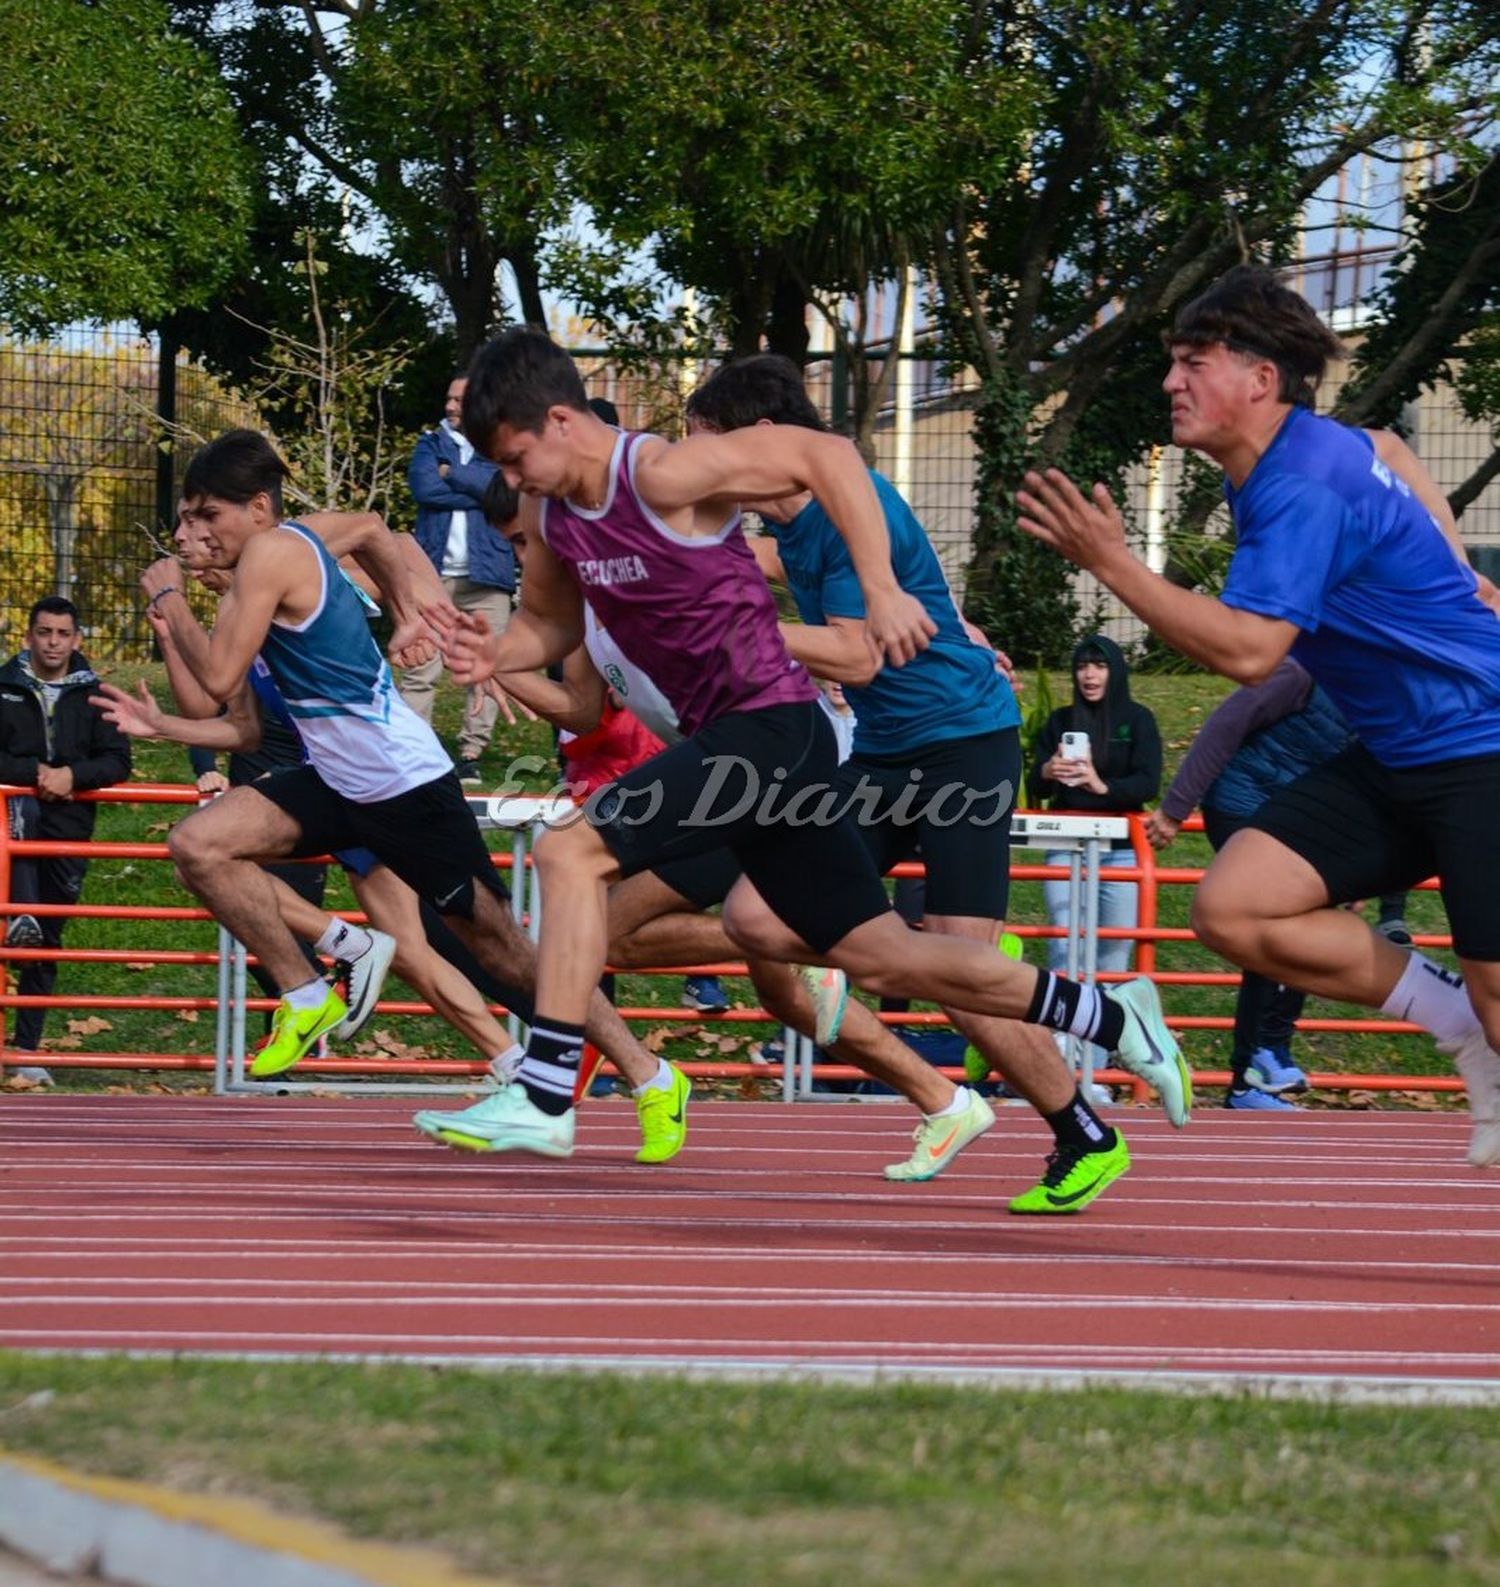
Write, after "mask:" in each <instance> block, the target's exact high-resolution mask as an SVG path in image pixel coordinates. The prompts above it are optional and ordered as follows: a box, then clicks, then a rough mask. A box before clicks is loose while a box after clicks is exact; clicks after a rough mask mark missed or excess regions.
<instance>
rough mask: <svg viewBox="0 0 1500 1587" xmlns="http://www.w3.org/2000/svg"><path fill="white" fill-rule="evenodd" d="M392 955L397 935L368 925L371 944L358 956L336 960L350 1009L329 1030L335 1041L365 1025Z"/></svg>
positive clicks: (383, 981) (347, 1038)
mask: <svg viewBox="0 0 1500 1587" xmlns="http://www.w3.org/2000/svg"><path fill="white" fill-rule="evenodd" d="M395 957H396V939H395V938H394V937H392V936H388V935H387V934H386V933H385V932H383V931H376V930H375V929H374V928H373V927H371V929H370V946H369V947H368V948H366V949H365V951H364V952H363V953H362V954H360V956H359V957H358V958H357V959H340V960H339V964H338V979H339V983H340V985H341V986H342V987H343V989H344V1001H345V1003H347V1004H348V1005H349V1012H348V1013H347V1014H345V1015H344V1017H343V1019H341V1020H340V1021H339V1022H338V1024H337V1025H335V1026H334V1028H333V1029H332V1030H331V1031H330V1032H329V1033H328V1034H329V1035H330V1036H332V1037H333V1039H334V1040H335V1041H348V1040H349V1038H350V1037H351V1036H354V1035H357V1034H358V1032H359V1031H360V1030H362V1029H363V1028H364V1025H365V1022H366V1021H367V1020H368V1019H369V1017H370V1016H371V1015H372V1014H373V1013H374V1012H375V1005H376V1004H377V1003H378V1002H379V1001H380V989H381V987H382V986H384V985H385V977H386V972H387V971H388V970H389V969H390V967H391V960H392V959H394V958H395Z"/></svg>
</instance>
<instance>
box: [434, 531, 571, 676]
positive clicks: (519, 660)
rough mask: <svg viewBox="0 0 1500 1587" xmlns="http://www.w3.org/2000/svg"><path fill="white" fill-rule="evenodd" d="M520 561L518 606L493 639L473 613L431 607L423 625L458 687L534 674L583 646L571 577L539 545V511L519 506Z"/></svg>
mask: <svg viewBox="0 0 1500 1587" xmlns="http://www.w3.org/2000/svg"><path fill="white" fill-rule="evenodd" d="M520 543H521V547H522V560H523V562H524V564H525V568H526V578H525V590H524V593H523V598H522V602H521V605H520V606H519V607H518V608H517V609H516V611H515V613H514V615H513V616H512V617H511V620H510V621H509V622H508V623H507V624H506V625H505V632H504V633H502V634H493V633H491V632H490V626H489V624H488V623H487V622H485V620H484V618H483V617H482V616H481V615H480V614H479V613H477V612H460V611H459V610H458V609H457V607H455V606H454V605H453V604H452V603H451V602H448V601H443V602H442V603H440V604H438V605H435V606H432V607H429V608H428V610H427V614H426V615H427V620H428V622H429V623H431V624H432V626H433V627H434V629H436V631H437V632H438V634H439V637H440V643H441V646H442V651H443V656H444V658H445V660H446V661H447V663H448V670H449V671H450V672H451V673H452V674H453V676H454V678H455V679H456V680H457V681H458V682H459V683H483V682H484V680H485V679H486V678H492V677H497V676H500V678H501V682H502V683H505V682H506V681H507V680H506V677H505V676H501V675H502V674H504V675H508V674H510V673H527V672H536V671H537V670H538V669H539V668H542V667H547V666H551V665H552V663H553V662H556V661H562V660H563V659H564V658H565V657H566V656H568V655H570V654H571V653H572V652H573V651H575V650H576V649H577V648H578V647H579V646H580V645H581V644H582V643H583V597H582V595H580V594H579V590H578V585H577V583H576V582H575V580H574V578H573V575H572V574H571V573H569V572H568V570H567V569H566V568H565V567H564V566H563V565H562V563H561V562H559V561H558V560H557V558H556V557H555V556H553V554H552V552H551V551H550V550H548V548H547V543H546V541H545V540H543V539H542V536H541V527H540V523H539V509H538V507H537V504H536V503H535V502H534V501H531V500H525V501H523V502H522V504H521V539H520Z"/></svg>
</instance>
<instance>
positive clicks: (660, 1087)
mask: <svg viewBox="0 0 1500 1587" xmlns="http://www.w3.org/2000/svg"><path fill="white" fill-rule="evenodd" d="M671 1089H672V1066H671V1065H670V1064H669V1063H668V1062H667V1060H666V1059H665V1058H658V1059H657V1060H656V1073H655V1074H654V1075H652V1076H651V1078H650V1079H649V1080H648V1081H647V1082H646V1083H645V1085H643V1086H634V1087H632V1088H631V1092H630V1094H631V1096H633V1097H638V1096H640V1095H642V1093H643V1092H646V1091H670V1090H671Z"/></svg>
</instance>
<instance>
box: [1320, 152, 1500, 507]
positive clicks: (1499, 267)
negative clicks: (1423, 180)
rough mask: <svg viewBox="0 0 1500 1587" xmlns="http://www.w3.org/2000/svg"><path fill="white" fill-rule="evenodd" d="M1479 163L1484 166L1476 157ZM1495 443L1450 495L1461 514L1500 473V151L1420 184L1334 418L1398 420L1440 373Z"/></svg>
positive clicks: (1360, 421) (1374, 421)
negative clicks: (1399, 247)
mask: <svg viewBox="0 0 1500 1587" xmlns="http://www.w3.org/2000/svg"><path fill="white" fill-rule="evenodd" d="M1481 160H1482V163H1480V161H1481ZM1440 379H1441V380H1445V381H1447V382H1448V383H1450V384H1451V385H1452V386H1453V387H1454V389H1455V391H1456V392H1457V395H1458V399H1459V404H1460V407H1461V408H1462V410H1463V412H1464V414H1465V415H1466V417H1468V418H1469V419H1471V420H1473V421H1475V422H1476V423H1488V424H1489V425H1490V426H1491V440H1492V446H1491V450H1490V453H1489V456H1488V457H1487V458H1485V459H1484V460H1482V461H1481V462H1480V464H1479V466H1478V467H1477V468H1476V469H1475V470H1474V472H1473V474H1472V475H1471V476H1470V477H1469V478H1468V479H1467V480H1465V481H1463V483H1462V484H1460V485H1459V486H1458V488H1457V489H1456V490H1455V491H1453V492H1452V494H1451V495H1450V496H1449V505H1450V506H1451V507H1452V508H1453V511H1454V513H1455V514H1456V515H1458V516H1462V514H1463V511H1464V509H1465V508H1466V507H1468V506H1469V505H1470V504H1471V503H1472V502H1473V501H1475V500H1476V499H1477V498H1478V496H1479V495H1480V493H1481V492H1482V491H1483V490H1484V489H1485V487H1486V486H1487V485H1488V484H1489V482H1490V481H1491V480H1493V479H1495V478H1496V477H1497V476H1500V153H1497V152H1496V151H1495V150H1493V149H1491V150H1490V151H1489V152H1488V157H1487V158H1485V157H1483V156H1476V158H1475V159H1474V160H1472V161H1468V162H1465V163H1463V164H1460V165H1459V166H1458V168H1457V169H1455V170H1451V171H1450V172H1448V174H1447V175H1446V176H1444V177H1443V179H1442V180H1440V181H1437V182H1434V183H1432V184H1431V185H1429V186H1428V187H1426V188H1424V189H1423V190H1422V191H1421V192H1420V193H1418V194H1417V195H1415V197H1414V199H1413V202H1412V204H1411V215H1410V224H1409V227H1408V233H1407V240H1406V244H1405V246H1404V247H1403V248H1402V250H1401V252H1400V253H1399V254H1398V255H1397V257H1396V260H1395V263H1394V266H1393V268H1392V270H1391V272H1390V274H1389V276H1388V277H1387V278H1386V283H1385V287H1384V290H1383V291H1382V292H1381V294H1380V296H1379V298H1378V300H1377V303H1376V320H1375V325H1374V328H1373V329H1372V330H1371V331H1370V333H1369V335H1367V336H1366V337H1365V339H1364V341H1363V342H1362V343H1361V345H1360V348H1359V353H1358V356H1357V358H1356V360H1355V365H1354V371H1353V375H1352V378H1351V380H1350V382H1349V384H1348V385H1347V386H1346V387H1345V388H1344V390H1343V391H1342V392H1341V393H1340V396H1339V403H1338V407H1337V409H1336V412H1337V414H1338V417H1339V418H1341V419H1343V420H1344V421H1345V422H1346V423H1348V424H1361V425H1374V424H1384V425H1395V426H1397V427H1400V425H1401V422H1402V409H1403V407H1404V405H1405V404H1406V403H1408V402H1410V401H1411V400H1412V399H1413V398H1414V397H1415V396H1416V395H1417V393H1418V392H1419V391H1421V390H1422V388H1423V387H1429V386H1432V385H1434V384H1436V382H1437V381H1439V380H1440Z"/></svg>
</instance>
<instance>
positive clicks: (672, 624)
mask: <svg viewBox="0 0 1500 1587" xmlns="http://www.w3.org/2000/svg"><path fill="white" fill-rule="evenodd" d="M652 439H653V437H651V436H649V435H646V434H644V433H642V432H639V431H637V432H634V433H625V434H621V436H620V438H619V440H618V441H617V443H616V445H615V450H614V455H613V457H612V458H611V459H610V465H609V483H608V489H607V490H606V492H605V497H604V505H603V506H602V507H599V508H587V507H580V506H579V505H578V504H577V503H576V502H572V501H565V500H563V501H560V500H556V499H546V500H544V501H543V502H542V521H541V528H542V538H543V539H544V540H545V541H546V543H547V546H548V548H549V550H551V552H552V554H553V555H554V556H555V557H557V558H558V560H559V561H561V562H563V563H564V564H565V565H566V566H568V567H569V568H571V569H572V570H573V573H574V576H575V577H576V578H577V580H578V583H579V587H580V589H581V590H582V592H583V598H584V600H585V601H587V602H588V604H589V605H590V606H591V607H592V608H593V609H594V611H595V613H596V614H597V616H598V618H599V621H600V623H601V624H603V626H604V627H605V628H606V629H608V631H609V634H610V637H611V639H612V640H613V641H614V643H615V644H616V645H617V646H618V647H619V649H620V651H621V652H622V654H624V655H625V656H628V657H629V658H630V660H631V661H633V662H634V663H635V665H636V666H637V667H639V668H640V669H641V671H642V672H643V673H645V675H646V676H647V677H648V678H650V679H651V680H652V682H653V683H654V684H655V685H656V687H657V688H658V689H659V690H660V691H661V693H662V694H663V695H664V696H665V697H666V699H667V700H668V701H669V702H670V704H671V706H672V709H673V710H674V711H675V712H676V713H677V719H678V722H679V723H680V724H681V727H682V731H683V732H684V733H688V734H692V733H696V732H698V731H699V729H700V728H703V727H706V726H707V725H708V724H709V723H710V722H714V721H717V720H718V719H719V718H720V717H722V716H727V715H728V714H729V713H730V712H731V711H756V710H763V709H764V708H765V707H767V706H772V705H790V704H795V703H798V702H802V701H811V700H813V699H815V698H816V696H817V690H816V688H815V687H814V685H813V682H812V680H811V679H810V678H809V677H808V675H807V673H806V672H805V671H804V670H803V668H802V667H801V665H800V664H799V663H797V662H795V661H793V660H792V658H791V657H790V656H789V655H788V654H787V649H786V646H785V645H784V644H783V643H782V639H781V633H780V630H779V629H778V627H777V620H778V619H777V613H776V603H775V600H774V599H773V598H772V595H771V590H770V586H769V585H768V584H767V583H766V581H765V578H764V576H763V575H762V573H761V571H760V568H759V566H758V565H757V563H756V561H755V557H754V554H753V553H752V552H751V550H750V547H749V546H748V545H747V544H746V543H745V536H744V533H743V531H742V530H741V528H740V518H739V514H738V513H734V514H732V515H731V516H730V518H729V519H728V521H727V522H726V523H725V525H724V527H723V528H722V529H721V530H720V531H719V533H718V534H716V535H711V536H688V535H681V534H678V533H677V532H676V531H675V530H674V529H671V528H669V527H668V526H667V524H665V523H664V522H663V521H662V520H661V519H660V518H659V517H657V515H656V514H655V513H654V512H652V510H651V509H650V507H648V506H647V505H646V504H645V503H644V502H643V501H642V500H641V499H640V496H639V494H638V493H637V491H636V487H635V466H636V460H637V458H638V457H639V455H640V448H641V446H642V445H643V444H644V443H645V442H647V441H650V440H652Z"/></svg>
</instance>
